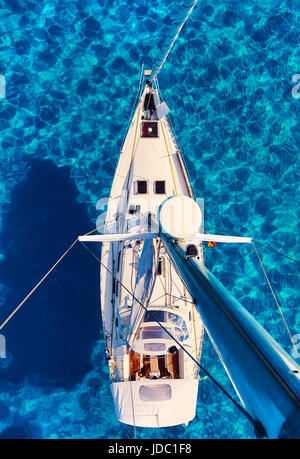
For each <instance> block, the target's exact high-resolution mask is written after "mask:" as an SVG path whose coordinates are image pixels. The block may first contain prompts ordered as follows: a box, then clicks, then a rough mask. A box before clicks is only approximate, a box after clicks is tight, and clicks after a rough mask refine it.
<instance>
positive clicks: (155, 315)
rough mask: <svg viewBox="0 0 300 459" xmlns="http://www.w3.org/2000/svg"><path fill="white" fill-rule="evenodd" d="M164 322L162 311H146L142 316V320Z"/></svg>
mask: <svg viewBox="0 0 300 459" xmlns="http://www.w3.org/2000/svg"><path fill="white" fill-rule="evenodd" d="M157 320H158V322H165V313H164V311H155V310H154V311H147V312H146V314H145V317H144V322H156V321H157Z"/></svg>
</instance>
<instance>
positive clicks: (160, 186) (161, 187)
mask: <svg viewBox="0 0 300 459" xmlns="http://www.w3.org/2000/svg"><path fill="white" fill-rule="evenodd" d="M154 189H155V193H156V194H165V193H166V182H165V181H164V180H156V182H155V185H154Z"/></svg>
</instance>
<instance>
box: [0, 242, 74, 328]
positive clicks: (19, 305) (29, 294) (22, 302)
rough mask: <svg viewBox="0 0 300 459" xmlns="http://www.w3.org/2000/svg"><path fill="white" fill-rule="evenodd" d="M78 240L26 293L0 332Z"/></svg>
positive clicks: (72, 245) (0, 326) (1, 326)
mask: <svg viewBox="0 0 300 459" xmlns="http://www.w3.org/2000/svg"><path fill="white" fill-rule="evenodd" d="M77 241H78V239H76V240H75V241H74V242H73V244H71V245H70V247H69V248H68V249H67V250H66V251H65V253H63V255H62V256H61V257H60V258H59V259H58V260H57V262H56V263H54V265H53V266H52V267H51V268H50V269H49V271H48V272H47V273H46V274H45V275H44V276H43V277H42V279H41V280H40V281H39V282H38V283H37V284H36V285H35V286H34V287H33V289H32V290H30V292H29V293H28V295H27V296H26V297H25V298H24V300H22V301H21V303H19V304H18V306H17V307H16V308H15V309H14V310H13V312H12V313H11V314H10V315H9V316H8V317H7V319H5V321H4V322H3V323H2V324H1V325H0V330H2V328H3V327H4V326H5V325H6V324H7V322H8V321H9V320H10V319H11V318H12V317H13V316H14V315H15V314H16V312H17V311H18V310H19V309H20V308H21V307H22V306H23V304H24V303H25V302H26V301H27V300H28V298H30V297H31V295H32V294H33V293H34V292H35V290H36V289H37V288H38V287H39V286H40V285H41V283H42V282H44V280H45V279H46V278H47V277H48V276H49V274H50V273H51V272H52V271H53V269H54V268H55V267H56V266H57V265H58V264H59V263H60V262H61V261H62V259H63V258H65V256H66V255H67V254H68V253H69V252H70V250H71V249H72V247H74V245H75V244H76V242H77Z"/></svg>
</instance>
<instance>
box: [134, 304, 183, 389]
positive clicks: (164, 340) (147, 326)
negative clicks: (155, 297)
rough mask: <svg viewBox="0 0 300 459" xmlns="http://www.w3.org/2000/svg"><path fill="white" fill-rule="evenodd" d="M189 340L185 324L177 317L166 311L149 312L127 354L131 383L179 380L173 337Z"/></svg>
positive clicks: (177, 358)
mask: <svg viewBox="0 0 300 459" xmlns="http://www.w3.org/2000/svg"><path fill="white" fill-rule="evenodd" d="M157 321H158V322H160V323H161V325H162V326H163V327H161V326H160V325H159V324H158V323H157ZM188 336H189V333H188V328H187V325H186V322H185V320H184V318H183V317H181V316H180V315H178V314H175V313H173V312H170V311H165V310H150V311H148V312H147V313H146V314H145V317H144V321H143V322H142V324H141V326H140V329H139V331H138V333H137V335H136V339H135V342H134V345H133V349H132V350H131V351H130V359H129V361H130V380H133V381H137V380H140V379H160V378H162V379H178V378H180V368H179V347H178V346H176V342H175V341H174V340H173V338H172V337H174V338H175V339H176V340H177V341H179V342H184V341H185V340H186V339H187V338H188Z"/></svg>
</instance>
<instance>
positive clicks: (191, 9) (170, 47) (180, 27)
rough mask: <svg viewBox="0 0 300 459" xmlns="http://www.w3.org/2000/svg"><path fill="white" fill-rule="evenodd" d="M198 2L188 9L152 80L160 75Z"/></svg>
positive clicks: (195, 1)
mask: <svg viewBox="0 0 300 459" xmlns="http://www.w3.org/2000/svg"><path fill="white" fill-rule="evenodd" d="M197 2H198V0H194V2H193V3H192V5H191V6H190V9H189V11H188V13H187V15H186V17H185V18H184V20H183V21H182V22H181V24H180V26H179V28H178V30H177V32H176V34H175V36H174V37H173V39H172V41H171V44H170V46H169V48H168V50H167V52H166V53H165V55H164V57H163V59H162V61H161V63H160V64H159V66H158V67H157V69H156V70H155V72H154V74H153V76H152V79H151V81H153V80H154V78H155V77H156V76H157V75H158V73H159V72H160V70H161V69H162V67H163V65H164V63H165V62H166V60H167V57H168V55H169V54H170V51H171V49H172V48H173V46H174V43H175V41H176V40H177V37H178V35H179V34H180V32H181V29H182V28H183V26H184V24H185V23H186V21H187V20H188V18H189V17H190V15H191V13H192V11H193V9H194V8H195V6H196V3H197Z"/></svg>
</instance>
